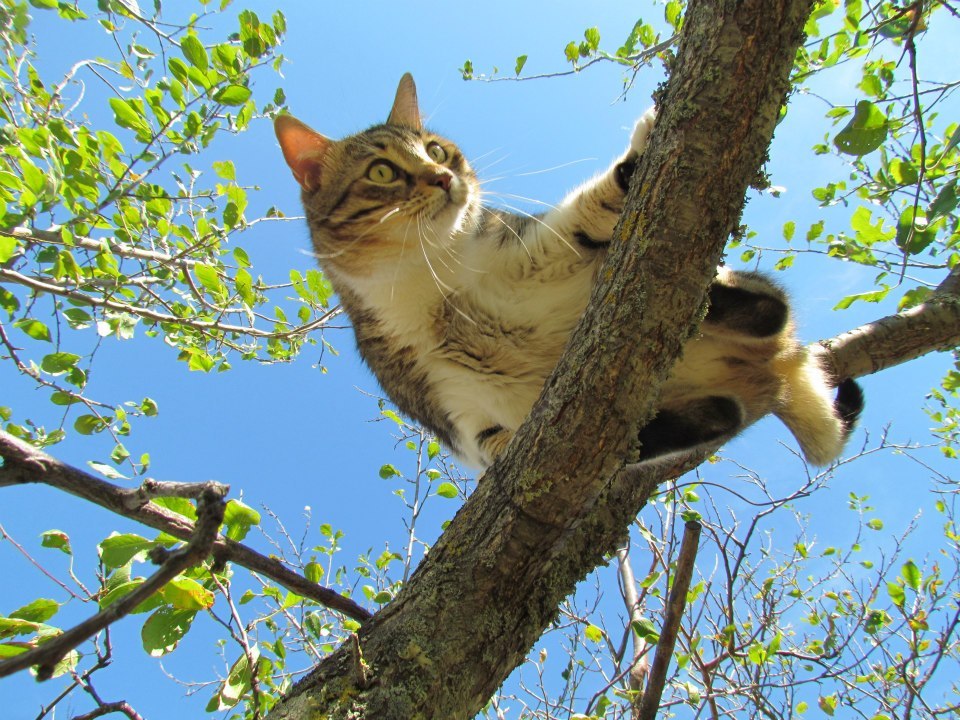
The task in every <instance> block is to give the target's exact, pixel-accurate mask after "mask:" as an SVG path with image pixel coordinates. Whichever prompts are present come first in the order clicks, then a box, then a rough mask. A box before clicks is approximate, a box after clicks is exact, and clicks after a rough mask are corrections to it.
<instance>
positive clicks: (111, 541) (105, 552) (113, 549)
mask: <svg viewBox="0 0 960 720" xmlns="http://www.w3.org/2000/svg"><path fill="white" fill-rule="evenodd" d="M156 544H157V542H156V540H147V538H145V537H141V536H140V535H134V534H132V533H125V534H123V535H119V534H113V535H111V536H110V537H108V538H106V539H104V540H101V541H100V544H99V545H98V546H97V550H98V553H99V554H100V561H101V562H102V563H103V564H104V565H106V566H107V567H108V568H118V567H123V566H124V565H126V564H127V563H128V562H130V561H131V560H133V559H134V558H135V557H136V556H137V555H139V554H141V553H145V552H146V551H147V550H150V549H151V548H153V547H154V546H156Z"/></svg>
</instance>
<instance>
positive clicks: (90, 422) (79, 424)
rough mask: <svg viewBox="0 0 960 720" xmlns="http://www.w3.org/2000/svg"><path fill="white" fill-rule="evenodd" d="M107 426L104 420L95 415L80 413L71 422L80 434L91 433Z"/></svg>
mask: <svg viewBox="0 0 960 720" xmlns="http://www.w3.org/2000/svg"><path fill="white" fill-rule="evenodd" d="M105 427H107V423H106V421H104V420H103V418H99V417H97V416H96V415H81V416H80V417H78V418H77V419H76V420H74V422H73V429H74V430H76V431H77V432H78V433H80V434H81V435H93V433H98V432H100V431H101V430H103V429H104V428H105Z"/></svg>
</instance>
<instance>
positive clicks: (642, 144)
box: [630, 107, 657, 155]
mask: <svg viewBox="0 0 960 720" xmlns="http://www.w3.org/2000/svg"><path fill="white" fill-rule="evenodd" d="M656 121H657V108H656V107H652V108H650V109H649V110H647V111H646V112H645V113H644V114H643V115H641V116H640V119H639V120H637V124H636V125H634V126H633V135H632V136H631V137H630V149H631V150H632V151H633V152H635V153H636V154H637V155H640V154H642V153H643V151H644V150H645V149H646V147H647V142H648V141H649V139H650V133H651V131H652V130H653V124H654V123H655V122H656Z"/></svg>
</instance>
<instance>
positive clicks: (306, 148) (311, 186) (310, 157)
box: [273, 115, 330, 190]
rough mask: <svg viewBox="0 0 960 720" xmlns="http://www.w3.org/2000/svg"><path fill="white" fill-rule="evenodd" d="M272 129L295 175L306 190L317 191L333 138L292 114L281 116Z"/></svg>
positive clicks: (274, 122)
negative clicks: (325, 158) (324, 157)
mask: <svg viewBox="0 0 960 720" xmlns="http://www.w3.org/2000/svg"><path fill="white" fill-rule="evenodd" d="M273 129H274V131H275V132H276V133H277V140H279V141H280V149H281V150H283V158H284V159H285V160H286V161H287V165H289V166H290V169H291V170H292V171H293V177H294V178H296V180H297V182H298V183H300V186H301V187H302V188H303V189H304V190H315V189H316V188H317V187H319V185H320V172H321V170H322V167H323V156H324V154H325V153H326V152H327V149H328V148H329V147H330V140H329V139H328V138H325V137H324V136H323V135H321V134H320V133H318V132H317V131H316V130H314V129H312V128H311V127H309V126H308V125H305V124H304V123H302V122H300V121H299V120H297V119H296V118H295V117H293V116H292V115H278V116H277V118H276V119H275V120H274V121H273Z"/></svg>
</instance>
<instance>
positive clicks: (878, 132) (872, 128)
mask: <svg viewBox="0 0 960 720" xmlns="http://www.w3.org/2000/svg"><path fill="white" fill-rule="evenodd" d="M888 130H889V123H888V121H887V116H886V115H884V114H883V111H882V110H880V108H878V107H877V106H876V105H874V104H873V103H872V102H870V101H869V100H861V101H860V102H858V103H857V109H856V111H855V112H854V114H853V119H852V120H851V121H850V122H849V123H847V125H846V127H844V128H843V130H841V131H840V132H839V133H837V136H836V137H835V138H834V139H833V144H834V145H836V147H837V149H838V150H839V151H840V152H842V153H845V154H847V155H857V156H860V155H866V154H867V153H870V152H873V151H874V150H876V149H877V148H878V147H880V146H881V145H882V144H883V141H884V140H886V139H887V131H888Z"/></svg>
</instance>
